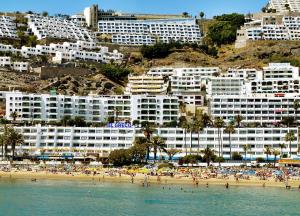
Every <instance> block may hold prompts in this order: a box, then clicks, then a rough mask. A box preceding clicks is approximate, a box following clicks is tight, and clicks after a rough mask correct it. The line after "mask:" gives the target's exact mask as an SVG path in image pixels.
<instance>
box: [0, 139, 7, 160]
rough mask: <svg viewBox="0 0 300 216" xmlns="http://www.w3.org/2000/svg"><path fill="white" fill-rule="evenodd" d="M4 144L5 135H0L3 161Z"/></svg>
mask: <svg viewBox="0 0 300 216" xmlns="http://www.w3.org/2000/svg"><path fill="white" fill-rule="evenodd" d="M5 142H6V134H5V133H4V134H1V135H0V145H1V152H2V160H3V159H4V146H5Z"/></svg>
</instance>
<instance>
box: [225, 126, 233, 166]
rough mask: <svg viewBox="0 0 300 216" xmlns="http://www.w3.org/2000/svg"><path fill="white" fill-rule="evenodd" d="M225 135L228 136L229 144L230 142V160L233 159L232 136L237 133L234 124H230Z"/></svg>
mask: <svg viewBox="0 0 300 216" xmlns="http://www.w3.org/2000/svg"><path fill="white" fill-rule="evenodd" d="M224 132H225V133H227V134H228V142H229V152H230V160H231V159H232V155H231V134H234V133H235V127H234V124H233V123H232V122H230V123H229V124H228V125H227V126H226V128H225V130H224Z"/></svg>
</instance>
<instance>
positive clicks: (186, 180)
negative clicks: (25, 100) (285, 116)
mask: <svg viewBox="0 0 300 216" xmlns="http://www.w3.org/2000/svg"><path fill="white" fill-rule="evenodd" d="M0 177H1V178H0V180H1V179H20V180H30V181H31V180H36V181H38V180H65V181H93V182H107V183H131V177H130V176H128V175H121V176H107V175H104V174H97V175H95V176H93V175H85V174H78V173H75V174H64V173H58V174H54V173H49V172H48V173H47V172H21V171H18V172H0ZM144 179H145V177H144V175H142V174H140V175H137V176H135V177H134V184H140V185H142V183H143V182H144ZM149 183H150V185H151V184H161V185H195V183H194V182H193V180H192V178H191V177H176V176H175V177H169V176H161V179H160V181H158V180H157V177H156V176H150V177H149ZM198 183H199V185H205V186H206V185H207V184H208V185H223V186H225V184H227V183H228V184H229V186H256V187H283V188H284V187H285V183H284V182H276V181H275V180H274V179H273V178H272V179H271V178H270V179H268V180H260V179H259V178H257V177H251V178H250V180H245V179H239V180H238V181H236V180H235V179H234V177H233V176H231V177H229V179H216V178H210V179H199V180H198ZM289 185H290V186H291V187H292V188H298V187H299V185H300V180H299V179H291V180H289Z"/></svg>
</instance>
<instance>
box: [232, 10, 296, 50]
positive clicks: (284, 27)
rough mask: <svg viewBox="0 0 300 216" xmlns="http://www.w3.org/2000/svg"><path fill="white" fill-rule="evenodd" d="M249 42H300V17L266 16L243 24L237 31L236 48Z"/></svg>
mask: <svg viewBox="0 0 300 216" xmlns="http://www.w3.org/2000/svg"><path fill="white" fill-rule="evenodd" d="M251 40H300V16H287V15H284V16H282V15H275V16H270V15H268V16H264V17H263V18H261V20H254V21H251V22H249V23H245V25H244V26H243V27H242V28H241V29H240V30H238V31H237V40H236V48H240V47H244V46H245V45H246V43H247V41H251Z"/></svg>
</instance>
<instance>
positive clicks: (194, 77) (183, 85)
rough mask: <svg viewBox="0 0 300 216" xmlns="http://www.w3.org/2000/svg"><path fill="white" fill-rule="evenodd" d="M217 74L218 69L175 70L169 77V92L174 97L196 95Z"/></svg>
mask: <svg viewBox="0 0 300 216" xmlns="http://www.w3.org/2000/svg"><path fill="white" fill-rule="evenodd" d="M219 72H220V68H218V67H196V68H175V69H174V73H173V75H172V76H171V77H170V80H171V92H172V93H173V94H174V95H186V94H190V95H193V94H196V95H198V94H199V93H200V92H201V88H202V87H205V86H206V85H208V83H209V80H210V79H212V78H213V77H214V76H215V75H216V74H218V73H219Z"/></svg>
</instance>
